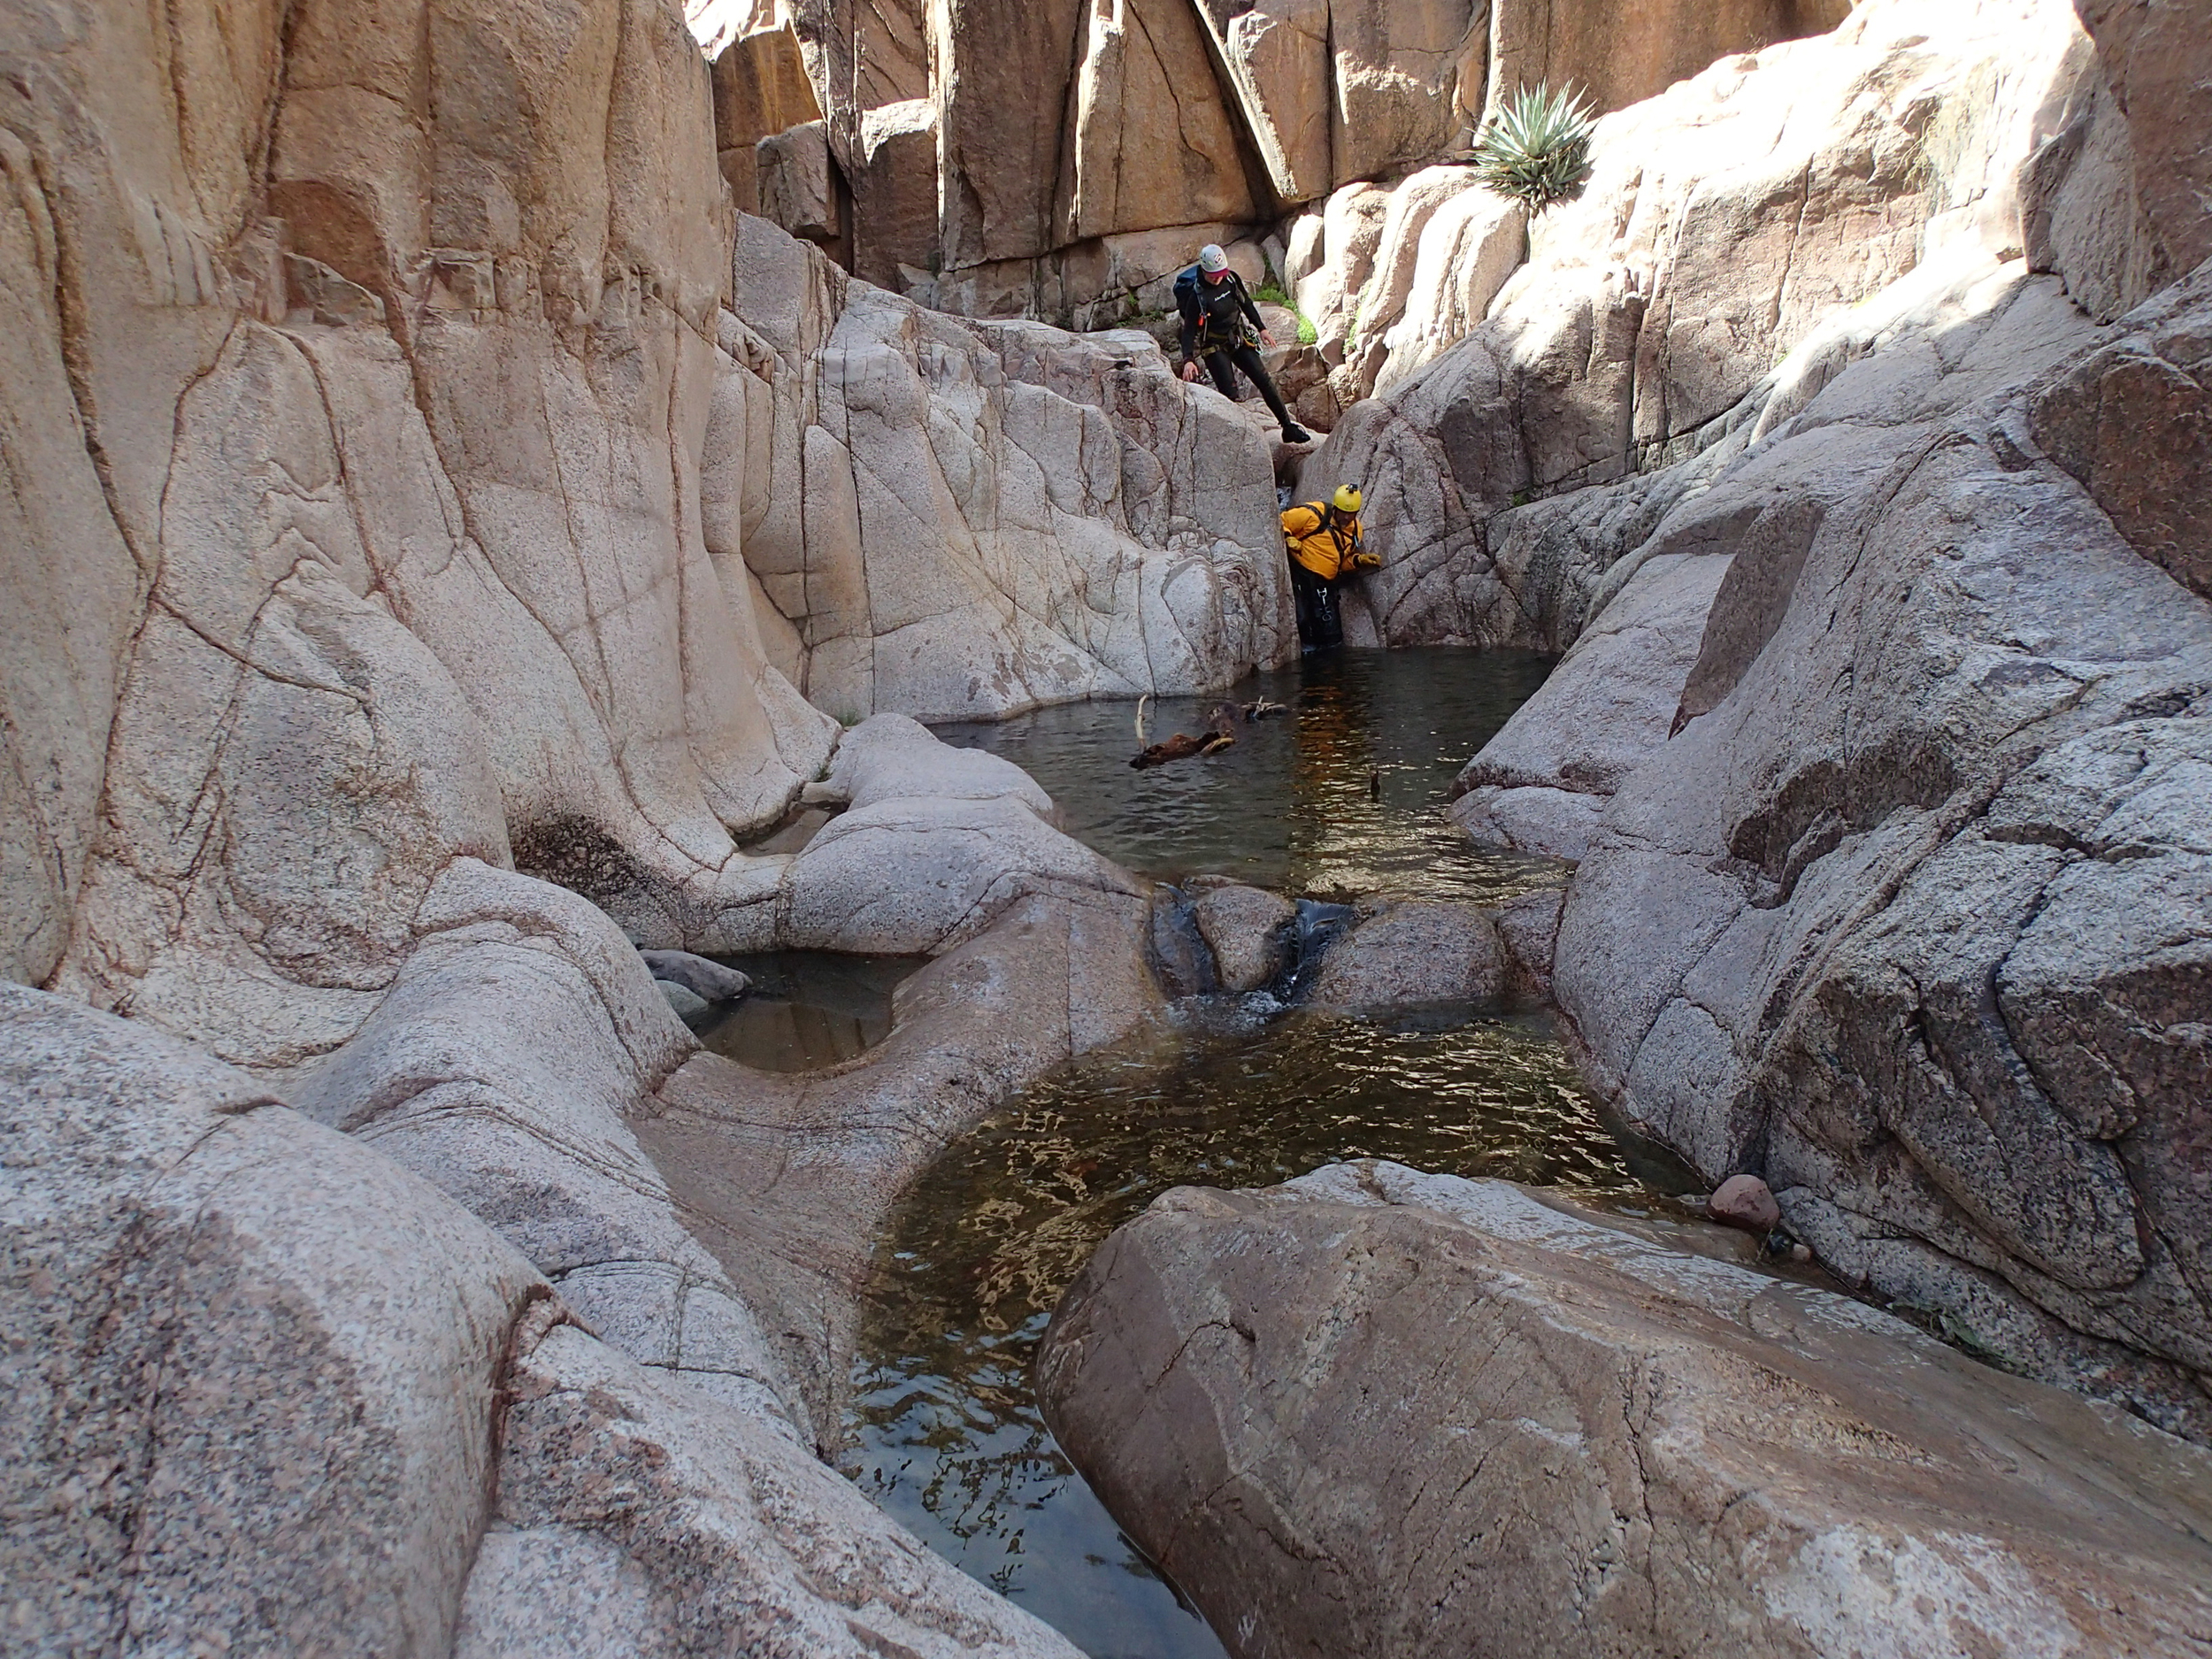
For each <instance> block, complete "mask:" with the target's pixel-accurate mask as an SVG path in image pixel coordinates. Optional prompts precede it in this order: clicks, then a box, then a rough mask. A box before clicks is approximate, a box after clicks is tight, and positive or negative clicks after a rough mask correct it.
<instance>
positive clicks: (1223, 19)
mask: <svg viewBox="0 0 2212 1659" xmlns="http://www.w3.org/2000/svg"><path fill="white" fill-rule="evenodd" d="M1846 11H1847V7H1846V6H1844V5H1843V4H1840V3H1839V0H1732V3H1731V4H1725V5H1717V6H1716V5H1702V4H1699V5H1693V4H1655V5H1646V6H1642V7H1640V8H1639V9H1638V10H1637V11H1636V12H1634V13H1633V14H1632V15H1630V16H1627V17H1625V18H1624V16H1623V15H1622V14H1621V12H1619V10H1618V8H1617V7H1613V6H1609V5H1606V4H1600V3H1599V0H1540V3H1536V0H1523V3H1520V4H1515V5H1513V6H1510V7H1503V8H1492V7H1488V6H1485V5H1480V4H1469V0H1417V3H1415V4H1407V3H1406V0H1395V3H1394V4H1381V3H1380V0H1257V4H1255V0H1055V4H1049V5H1043V6H1039V5H1014V4H1006V0H945V4H942V5H941V6H937V7H934V8H933V7H930V6H926V5H924V4H921V0H797V3H796V4H795V6H794V7H793V13H794V15H793V18H792V26H793V28H794V29H795V33H796V35H797V36H798V38H799V40H800V42H802V44H803V48H804V50H805V52H806V57H807V61H808V65H809V68H810V71H811V73H812V75H813V79H814V83H815V88H816V91H817V94H818V96H819V99H820V102H821V105H822V108H823V110H824V111H825V114H826V121H827V129H826V137H827V140H828V143H829V148H830V151H831V154H832V156H833V159H834V161H835V164H836V166H837V167H838V169H839V170H840V171H841V174H842V177H843V179H844V180H845V181H846V182H847V184H848V185H849V189H850V192H851V196H852V198H853V201H854V204H855V208H856V215H855V240H854V242H853V243H852V246H851V249H850V250H849V260H850V267H849V268H851V269H853V270H855V271H856V272H858V273H860V274H862V275H864V276H866V277H868V278H870V279H871V280H877V281H881V282H884V283H885V284H886V285H887V286H896V287H897V288H899V289H900V290H901V291H902V292H907V293H910V294H912V295H914V296H916V297H918V298H924V299H926V302H927V303H931V304H933V305H938V306H941V307H943V308H944V309H946V310H948V311H956V312H960V313H963V314H966V315H970V316H1000V315H1007V314H1017V313H1018V314H1020V315H1024V316H1030V317H1041V318H1048V319H1052V320H1055V321H1060V322H1066V323H1071V324H1074V325H1076V326H1087V327H1095V326H1107V325H1111V324H1114V323H1121V322H1128V321H1133V320H1135V319H1136V318H1137V316H1138V315H1139V314H1140V313H1142V312H1147V311H1149V312H1154V313H1156V312H1157V311H1160V310H1161V309H1162V308H1163V305H1164V299H1165V296H1164V294H1161V293H1159V292H1158V291H1156V289H1153V288H1151V286H1150V285H1151V284H1152V283H1153V282H1154V280H1156V279H1157V278H1159V277H1160V276H1162V275H1164V274H1167V273H1170V272H1171V271H1173V270H1174V269H1176V268H1178V267H1179V266H1180V265H1187V264H1188V263H1189V262H1190V259H1191V257H1193V255H1194V253H1195V251H1196V250H1197V249H1198V247H1199V246H1200V245H1201V244H1202V243H1204V242H1224V243H1228V242H1235V241H1238V240H1242V239H1248V240H1249V241H1250V242H1252V243H1253V245H1254V248H1255V251H1257V250H1258V249H1259V246H1260V244H1261V243H1262V242H1265V241H1266V240H1267V239H1268V232H1269V230H1270V229H1271V227H1273V226H1274V222H1275V221H1276V220H1277V219H1279V217H1280V216H1281V215H1282V214H1283V213H1284V212H1285V211H1287V210H1294V209H1296V208H1298V207H1300V206H1302V205H1303V204H1310V203H1318V202H1320V201H1321V200H1322V199H1323V198H1325V197H1326V196H1329V195H1330V194H1331V192H1332V191H1333V190H1337V189H1340V188H1344V187H1346V186H1348V185H1351V184H1353V183H1356V182H1363V181H1367V180H1378V179H1387V178H1394V177H1398V176H1402V175H1403V174H1405V173H1409V172H1413V171H1415V170H1417V169H1419V168H1421V167H1423V166H1424V165H1427V164H1430V163H1433V162H1438V161H1442V160H1448V159H1462V160H1463V159H1464V158H1465V157H1466V156H1467V154H1468V153H1469V146H1470V143H1471V141H1472V138H1473V136H1474V133H1475V130H1476V128H1477V127H1478V126H1479V124H1480V121H1481V119H1482V118H1483V113H1484V111H1485V109H1486V104H1487V102H1488V101H1489V100H1491V99H1492V98H1494V96H1496V91H1497V89H1498V88H1501V87H1503V88H1507V89H1510V88H1513V87H1515V86H1517V85H1520V84H1521V83H1523V82H1524V81H1527V82H1533V81H1539V80H1544V79H1547V78H1548V79H1549V81H1550V82H1551V83H1552V84H1553V85H1562V84H1566V83H1569V82H1572V83H1574V84H1576V85H1578V86H1582V87H1586V88H1594V89H1599V90H1600V91H1601V103H1600V105H1599V107H1601V108H1602V109H1613V108H1617V107H1620V106H1621V105H1624V104H1631V103H1634V102H1636V101H1637V100H1639V99H1641V98H1645V97H1647V96H1652V95H1655V94H1656V93H1659V92H1661V91H1663V90H1664V88H1666V87H1667V86H1668V85H1669V83H1670V82H1671V81H1676V80H1678V79H1681V78H1684V77H1686V76H1688V75H1691V74H1693V73H1696V72H1697V71H1699V70H1701V69H1703V68H1704V67H1706V65H1709V63H1711V62H1712V61H1713V60H1714V59H1715V58H1719V57H1723V56H1725V55H1727V54H1729V53H1732V52H1741V51H1747V50H1761V49H1763V48H1765V47H1767V46H1768V45H1770V44H1771V43H1772V42H1777V41H1779V40H1785V39H1790V38H1794V37H1796V36H1800V35H1810V34H1816V33H1818V32H1820V31H1821V30H1824V29H1827V28H1830V27H1833V26H1834V25H1835V24H1836V23H1838V22H1839V21H1840V20H1841V19H1842V18H1843V16H1844V13H1845V12H1846ZM731 27H733V26H732V25H731V24H730V23H729V21H728V20H727V19H726V18H725V17H724V15H723V14H722V12H720V11H718V10H709V11H706V12H702V13H701V14H700V16H699V17H698V18H697V19H695V28H696V29H698V30H699V32H700V37H701V40H702V41H703V42H717V43H716V44H713V45H712V46H711V47H710V50H715V51H722V52H725V53H726V51H727V50H731V49H729V48H726V47H724V46H722V45H720V44H719V43H718V42H720V41H721V40H723V39H724V38H726V35H727V34H728V32H729V30H730V29H731ZM922 104H926V105H927V107H928V111H929V113H928V117H927V119H928V121H929V123H930V125H931V126H932V127H933V130H934V131H935V133H936V134H938V142H937V145H936V149H935V154H934V156H933V157H931V158H927V160H925V157H922V155H921V154H920V147H919V146H916V154H915V157H914V158H913V160H912V161H911V162H910V164H902V166H901V168H900V176H901V178H902V180H903V182H902V184H901V185H900V186H899V187H898V191H897V194H898V196H899V198H900V199H901V200H905V201H910V202H911V203H913V204H921V203H923V202H925V201H926V202H928V203H931V204H934V209H935V212H934V217H933V220H932V221H931V225H930V228H929V230H928V232H927V234H926V235H925V234H923V233H922V232H921V229H920V219H919V216H918V212H917V214H916V215H915V216H913V217H911V218H908V219H902V221H901V222H902V232H901V242H902V251H901V252H900V253H899V254H898V255H897V257H896V258H895V260H892V259H889V258H887V257H878V258H876V259H875V260H874V261H871V259H870V257H869V255H868V253H867V250H866V248H865V246H864V233H865V227H866V222H867V219H868V217H869V215H868V213H867V212H866V211H865V198H866V197H867V196H868V195H869V193H870V189H871V188H872V187H871V185H870V184H869V183H868V182H867V180H868V177H869V175H870V174H872V173H873V172H875V171H876V169H877V168H878V165H879V164H878V162H877V160H876V159H875V158H874V157H873V156H872V154H871V153H870V146H869V144H868V142H867V141H866V138H865V133H866V130H867V127H868V125H869V123H870V121H871V120H872V119H881V118H882V117H883V116H884V115H885V114H886V113H887V111H890V110H892V109H894V108H898V107H909V108H913V109H916V110H917V111H918V108H919V106H920V105H922ZM922 119H923V118H922V117H921V116H920V115H919V114H918V113H917V114H915V115H914V116H913V117H911V118H910V125H919V123H920V122H921V120H922ZM1133 238H1147V239H1153V240H1155V241H1158V242H1166V243H1170V244H1172V248H1173V251H1172V253H1171V254H1167V255H1165V256H1156V257H1146V256H1145V254H1144V253H1143V252H1141V251H1140V250H1138V249H1137V248H1135V247H1133V246H1131V245H1130V241H1131V239H1133ZM1284 240H1285V242H1287V236H1286V237H1285V239H1284ZM1117 244H1120V245H1119V246H1117ZM826 245H833V244H829V243H828V242H826ZM840 257H841V259H842V258H845V257H846V255H845V254H844V253H843V252H842V251H841V255H840ZM1268 263H1269V266H1270V268H1271V273H1272V274H1274V275H1287V274H1288V273H1286V272H1285V271H1284V270H1283V268H1282V267H1283V266H1284V265H1285V263H1286V261H1285V259H1284V258H1283V257H1274V258H1273V259H1271V260H1270V261H1269V262H1268ZM1146 265H1149V266H1150V268H1149V269H1148V270H1143V271H1142V273H1141V274H1137V275H1134V276H1133V271H1134V270H1137V269H1139V268H1141V267H1143V266H1146ZM893 273H895V276H894V274H893ZM1372 383H1373V382H1372V378H1371V377H1370V380H1369V382H1368V386H1369V387H1371V385H1372ZM1365 389H1367V388H1361V390H1362V391H1363V392H1364V390H1365ZM1345 401H1347V402H1348V401H1350V400H1349V399H1346V400H1345Z"/></svg>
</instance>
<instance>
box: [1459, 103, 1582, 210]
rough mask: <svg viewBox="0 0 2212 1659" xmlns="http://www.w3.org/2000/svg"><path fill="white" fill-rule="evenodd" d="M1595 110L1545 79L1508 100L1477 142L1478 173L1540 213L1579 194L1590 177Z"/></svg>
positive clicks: (1504, 193) (1503, 193)
mask: <svg viewBox="0 0 2212 1659" xmlns="http://www.w3.org/2000/svg"><path fill="white" fill-rule="evenodd" d="M1595 127H1596V123H1595V121H1594V119H1593V118H1592V116H1591V114H1590V111H1589V108H1588V106H1587V105H1586V104H1584V103H1583V101H1582V99H1581V98H1580V97H1578V96H1575V95H1573V94H1572V93H1571V91H1570V90H1569V89H1568V88H1564V87H1562V88H1560V89H1559V90H1558V91H1556V92H1554V91H1553V90H1552V89H1551V88H1548V87H1547V86H1545V85H1544V84H1543V83H1542V82H1541V81H1539V82H1538V83H1537V84H1536V85H1535V86H1532V87H1521V88H1516V89H1515V91H1514V92H1513V93H1512V95H1511V96H1509V97H1505V98H1502V99H1500V100H1499V102H1498V107H1497V108H1496V109H1494V110H1493V111H1491V112H1490V119H1488V120H1487V121H1486V122H1484V123H1483V128H1482V133H1481V134H1480V136H1479V137H1478V138H1477V139H1476V140H1475V177H1476V178H1477V179H1478V180H1480V181H1481V182H1482V183H1483V184H1485V185H1487V186H1488V187H1489V188H1491V189H1493V190H1495V191H1496V192H1497V193H1498V194H1499V195H1500V196H1512V197H1513V198H1515V199H1516V200H1517V201H1521V202H1525V203H1527V204H1528V211H1530V212H1532V213H1540V212H1542V211H1544V210H1545V209H1546V208H1548V207H1549V206H1550V205H1551V204H1553V203H1554V202H1557V201H1562V200H1563V199H1565V198H1566V197H1568V196H1573V195H1574V194H1576V192H1577V191H1578V190H1579V189H1580V188H1581V187H1582V181H1583V180H1585V179H1586V178H1588V177H1589V175H1590V134H1591V133H1592V132H1593V131H1594V129H1595Z"/></svg>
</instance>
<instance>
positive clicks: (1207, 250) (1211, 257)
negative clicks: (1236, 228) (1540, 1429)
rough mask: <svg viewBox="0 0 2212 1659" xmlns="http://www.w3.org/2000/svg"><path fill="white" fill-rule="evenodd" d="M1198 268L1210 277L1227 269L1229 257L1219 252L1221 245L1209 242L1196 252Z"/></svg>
mask: <svg viewBox="0 0 2212 1659" xmlns="http://www.w3.org/2000/svg"><path fill="white" fill-rule="evenodd" d="M1198 268H1199V269H1200V270H1201V271H1203V272H1205V273H1207V274H1208V275H1211V274H1213V273H1216V272H1218V271H1226V270H1227V269H1228V268H1229V256H1228V255H1227V254H1225V253H1224V252H1222V251H1221V244H1220V243H1219V242H1208V243H1207V244H1206V245H1205V246H1204V247H1203V248H1201V249H1200V250H1198Z"/></svg>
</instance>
